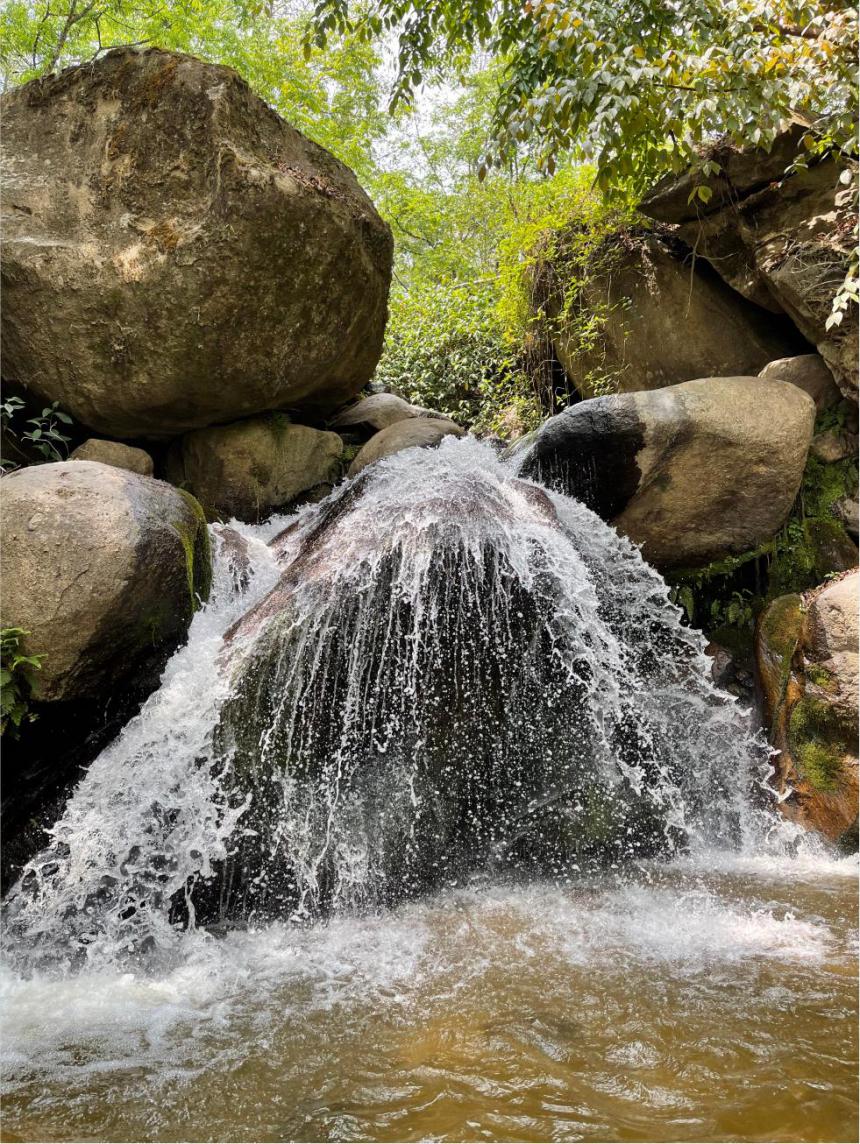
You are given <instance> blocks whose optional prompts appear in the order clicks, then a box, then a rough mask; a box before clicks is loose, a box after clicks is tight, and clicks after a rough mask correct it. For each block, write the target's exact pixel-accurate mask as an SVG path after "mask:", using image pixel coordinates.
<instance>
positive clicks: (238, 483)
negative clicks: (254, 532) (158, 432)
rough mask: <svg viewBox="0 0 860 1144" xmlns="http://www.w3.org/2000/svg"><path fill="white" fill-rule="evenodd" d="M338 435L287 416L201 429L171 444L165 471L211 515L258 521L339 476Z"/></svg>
mask: <svg viewBox="0 0 860 1144" xmlns="http://www.w3.org/2000/svg"><path fill="white" fill-rule="evenodd" d="M342 453H343V441H342V440H341V439H340V437H339V436H338V435H337V433H326V432H323V431H322V430H320V429H311V428H309V427H308V426H307V425H296V424H294V423H293V422H291V421H290V420H288V419H287V418H286V417H284V416H283V415H279V414H273V415H270V416H268V417H253V418H250V419H249V420H247V421H237V422H236V423H235V424H233V425H216V426H213V427H212V428H211V429H197V430H195V431H194V432H193V433H186V434H185V436H184V437H183V438H182V439H181V440H180V441H177V442H176V443H175V444H174V445H173V446H171V449H170V452H169V454H168V462H167V474H168V477H169V478H170V480H171V481H172V482H173V483H174V484H176V485H180V486H182V487H185V488H188V489H189V490H190V491H191V492H192V493H193V494H194V496H195V497H197V499H198V500H199V501H200V503H201V504H202V505H203V507H204V509H205V510H206V513H207V515H208V516H209V517H210V518H216V517H217V518H221V519H229V518H230V517H236V518H237V519H239V520H247V521H259V520H263V519H265V518H266V517H268V516H271V514H272V512H273V511H275V510H277V509H281V508H285V507H286V506H288V505H290V504H292V503H293V502H294V501H295V500H297V499H298V498H299V497H300V496H301V495H302V494H307V493H309V492H310V491H311V490H314V489H318V488H319V487H320V486H321V485H322V486H325V489H326V492H329V491H331V485H332V484H333V483H334V481H336V480H337V479H338V477H339V476H340V457H341V454H342Z"/></svg>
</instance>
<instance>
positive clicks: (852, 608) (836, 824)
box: [756, 571, 860, 849]
mask: <svg viewBox="0 0 860 1144" xmlns="http://www.w3.org/2000/svg"><path fill="white" fill-rule="evenodd" d="M858 581H860V574H858V573H857V572H856V571H853V572H850V573H849V574H848V575H846V576H844V577H843V578H842V579H840V580H837V581H835V582H833V583H830V584H825V585H822V586H821V587H820V588H817V589H815V590H814V591H812V592H810V593H807V595H806V597H805V598H804V597H801V596H798V595H792V596H781V597H779V599H777V600H774V601H773V602H772V603H771V604H770V605H769V606H768V607H767V608H766V609H765V611H764V612H763V613H762V615H761V616H760V618H759V622H758V625H757V628H756V661H757V668H758V676H759V681H760V686H761V691H762V697H763V701H764V712H765V716H766V718H767V721H768V725H769V728H770V735H771V742H772V743H773V745H774V746H775V747H776V748H777V750H778V751H779V752H780V753H779V755H778V756H777V757H776V759H775V766H776V774H775V780H776V784H777V787H778V789H779V791H780V793H781V795H782V798H781V801H780V806H781V808H782V810H783V811H784V813H785V814H787V815H788V816H789V817H790V818H792V819H793V820H795V821H797V822H799V823H800V824H801V825H803V826H806V827H808V828H812V829H815V830H818V831H820V832H821V833H822V834H824V835H825V836H826V837H827V838H829V839H831V840H832V841H834V842H840V843H841V844H842V845H843V846H845V848H846V849H856V848H857V796H858V783H857V733H858V715H857V690H858V654H857V651H858V624H857V608H858Z"/></svg>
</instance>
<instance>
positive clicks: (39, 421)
mask: <svg viewBox="0 0 860 1144" xmlns="http://www.w3.org/2000/svg"><path fill="white" fill-rule="evenodd" d="M58 406H59V402H58V401H55V402H54V403H53V404H52V405H48V406H46V407H45V408H44V409H43V410H42V412H41V413H40V414H39V415H38V416H37V417H30V418H28V419H27V422H26V425H25V428H24V429H23V430H19V429H16V428H13V421H15V419H16V417H17V415H18V414H19V413H21V411H22V410H23V409H24V402H23V401H22V400H21V398H20V397H15V396H10V397H7V398H5V400H4V401H3V402H2V404H0V424H2V428H3V436H4V437H5V438H8V439H9V440H10V441H11V442H12V444H13V445H17V446H19V447H20V448H23V450H24V451H25V452H24V453H23V454H22V455H26V453H27V451H29V453H30V454H35V455H36V456H37V457H38V458H41V461H37V462H36V463H37V464H39V463H43V462H50V461H65V459H66V458H67V457H68V455H69V443H70V441H71V438H70V437H67V436H66V435H65V434H64V433H63V432H62V431H61V428H60V427H61V426H62V425H71V424H72V419H71V417H70V416H69V415H68V413H64V412H63V411H62V409H59V408H58ZM16 451H17V450H16ZM18 464H19V462H18V461H17V460H14V459H10V458H4V459H3V461H2V470H3V472H8V471H10V470H12V469H16V468H18Z"/></svg>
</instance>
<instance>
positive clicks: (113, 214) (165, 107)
mask: <svg viewBox="0 0 860 1144" xmlns="http://www.w3.org/2000/svg"><path fill="white" fill-rule="evenodd" d="M2 113H3V160H4V174H3V192H4V200H3V201H4V207H3V210H4V215H3V221H4V245H3V342H4V347H3V348H4V373H5V375H6V376H7V377H9V378H14V379H15V380H17V381H19V382H21V383H22V384H24V385H26V386H27V387H28V388H29V389H31V390H32V391H34V392H35V393H36V394H37V395H39V397H41V398H42V399H44V400H45V401H57V400H58V401H60V403H61V404H62V407H63V408H64V409H66V410H67V411H68V412H69V413H71V414H72V415H73V416H74V417H75V418H76V419H77V420H78V421H80V422H82V423H83V424H85V425H88V426H90V427H91V428H93V429H96V430H98V431H100V432H104V433H107V434H108V435H109V436H112V437H135V436H173V435H176V434H178V433H180V432H183V431H185V430H188V429H195V428H199V427H202V426H205V425H209V424H212V423H215V422H224V421H232V420H235V419H237V418H239V417H245V416H249V415H251V414H255V413H259V412H263V411H266V410H271V409H287V408H302V409H312V410H314V411H315V413H316V412H319V413H326V412H328V411H330V410H332V409H335V408H337V407H338V406H339V405H341V404H343V402H344V401H346V400H348V399H349V398H350V397H352V396H353V395H354V394H356V393H357V392H358V391H359V390H360V389H361V388H362V386H363V385H364V384H365V383H366V382H367V380H368V379H369V378H370V376H371V375H372V373H373V370H374V368H375V366H376V362H377V360H378V358H379V355H380V352H381V348H382V336H383V331H384V327H385V319H386V308H387V297H388V287H389V281H390V275H391V258H392V240H391V233H390V231H389V229H388V227H387V225H386V224H385V223H384V222H383V221H382V220H381V219H380V218H379V216H378V215H377V213H376V211H375V210H374V208H373V204H372V203H371V201H370V199H369V198H368V197H367V195H366V194H365V193H364V191H363V190H362V189H361V187H360V186H359V185H358V182H357V181H356V179H355V176H354V175H353V173H352V172H351V171H350V170H349V169H348V168H347V167H345V166H344V165H343V164H342V163H340V162H339V161H338V160H337V159H335V158H334V157H333V156H332V155H330V154H329V153H328V152H327V151H325V150H323V148H322V147H319V146H317V144H315V143H312V142H311V141H310V140H309V139H306V138H305V137H304V136H303V135H301V134H300V133H299V132H298V131H296V130H294V128H292V127H290V126H289V124H287V123H285V122H284V121H283V120H282V119H280V118H279V116H278V115H276V114H275V112H274V111H272V110H271V109H270V108H269V107H267V106H266V104H265V103H263V101H262V100H260V99H258V98H257V97H256V96H255V95H254V94H253V92H252V91H251V90H250V88H249V87H248V85H247V84H246V83H244V82H243V81H242V80H241V79H240V78H239V77H238V76H237V75H236V73H235V72H233V71H231V70H230V69H229V68H224V67H216V66H214V65H212V64H208V63H204V62H202V61H201V60H198V59H194V58H193V57H190V56H183V55H177V54H175V53H172V52H164V51H160V50H155V49H153V50H149V51H145V52H139V51H135V50H132V49H127V48H124V49H119V50H116V51H112V52H109V53H107V54H106V55H105V56H103V57H102V58H101V59H99V60H97V61H96V62H95V63H91V64H87V65H85V66H82V67H79V68H72V69H69V70H67V71H65V72H63V73H62V74H60V75H59V76H50V77H47V78H45V79H41V80H35V81H33V82H32V83H29V84H26V85H25V86H23V87H21V88H17V89H16V90H14V91H11V92H9V93H7V94H6V95H4V96H3V99H2Z"/></svg>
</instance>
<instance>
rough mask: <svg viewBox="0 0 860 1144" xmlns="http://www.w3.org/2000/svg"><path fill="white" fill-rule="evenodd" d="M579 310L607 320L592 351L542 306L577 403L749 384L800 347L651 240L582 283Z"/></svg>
mask: <svg viewBox="0 0 860 1144" xmlns="http://www.w3.org/2000/svg"><path fill="white" fill-rule="evenodd" d="M579 308H585V309H586V310H587V311H593V312H596V313H597V314H598V315H600V314H605V318H604V319H603V320H602V324H601V327H600V330H599V333H598V335H597V339H596V341H597V344H596V345H595V346H594V347H591V348H589V347H583V346H582V344H581V343H580V341H579V336H578V334H577V331H576V327H575V326H574V328H573V330H570V329H569V327H568V323H566V321H565V318H564V314H563V313H559V312H558V310H559V306H558V303H557V302H556V303H555V305H554V304H553V302H552V301H550V303H549V305H548V309H549V313H550V315H551V317H553V320H554V324H555V326H556V327H557V333H556V334H555V335H554V337H553V347H554V349H555V352H556V356H557V357H558V360H559V361H560V362H561V364H562V366H563V367H564V371H565V373H566V374H567V376H568V378H569V379H570V381H571V382H572V383H573V384H574V386H575V387H576V389H577V390H578V391H579V392H580V393H581V394H582V395H583V396H584V397H593V396H594V395H595V391H596V389H597V392H599V391H600V390H599V386H600V384H601V383H602V384H603V385H604V386H605V385H606V384H607V383H608V384H609V385H610V387H611V388H612V389H613V390H615V391H617V392H620V393H631V392H635V391H638V390H650V389H662V388H663V387H664V386H667V385H676V384H677V383H678V382H683V381H690V380H692V379H693V378H699V377H731V376H737V375H747V374H754V373H757V372H758V371H759V370H760V369H761V368H762V366H763V365H765V363H766V362H768V361H771V360H772V359H773V358H775V357H780V356H782V355H784V354H787V353H791V352H792V350H795V349H797V348H799V347H800V346H801V345H802V340H801V339H800V338H798V337H797V336H796V334H795V333H794V332H793V331H792V330H791V329H790V328H789V326H788V324H785V323H783V324H780V323H779V321H777V320H775V319H774V318H773V315H771V314H768V313H766V312H765V311H764V310H761V309H759V307H757V306H752V305H750V304H749V303H748V302H746V301H745V300H744V299H743V298H740V297H739V296H738V295H737V293H736V292H735V291H734V290H731V289H729V287H728V286H726V284H725V283H724V282H723V281H722V280H721V279H720V278H719V276H718V275H716V274H715V273H714V272H713V270H712V269H711V267H710V266H708V264H707V263H706V262H703V261H701V260H700V261H698V262H696V261H695V260H694V258H693V255H692V252H691V251H690V250H689V249H687V248H686V247H684V246H683V244H678V243H675V244H672V243H670V242H668V241H667V240H666V239H665V238H664V237H661V236H659V235H656V234H650V235H643V236H636V237H634V238H633V239H632V240H631V241H630V243H629V248H628V249H627V250H625V251H624V253H623V254H619V255H617V256H616V257H614V258H613V260H612V267H611V270H609V271H607V272H606V273H604V274H599V275H597V276H595V277H592V278H590V279H589V280H588V282H587V283H586V284H585V286H583V287H582V290H581V294H580V297H579V300H578V305H577V309H579ZM604 392H605V389H604Z"/></svg>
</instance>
